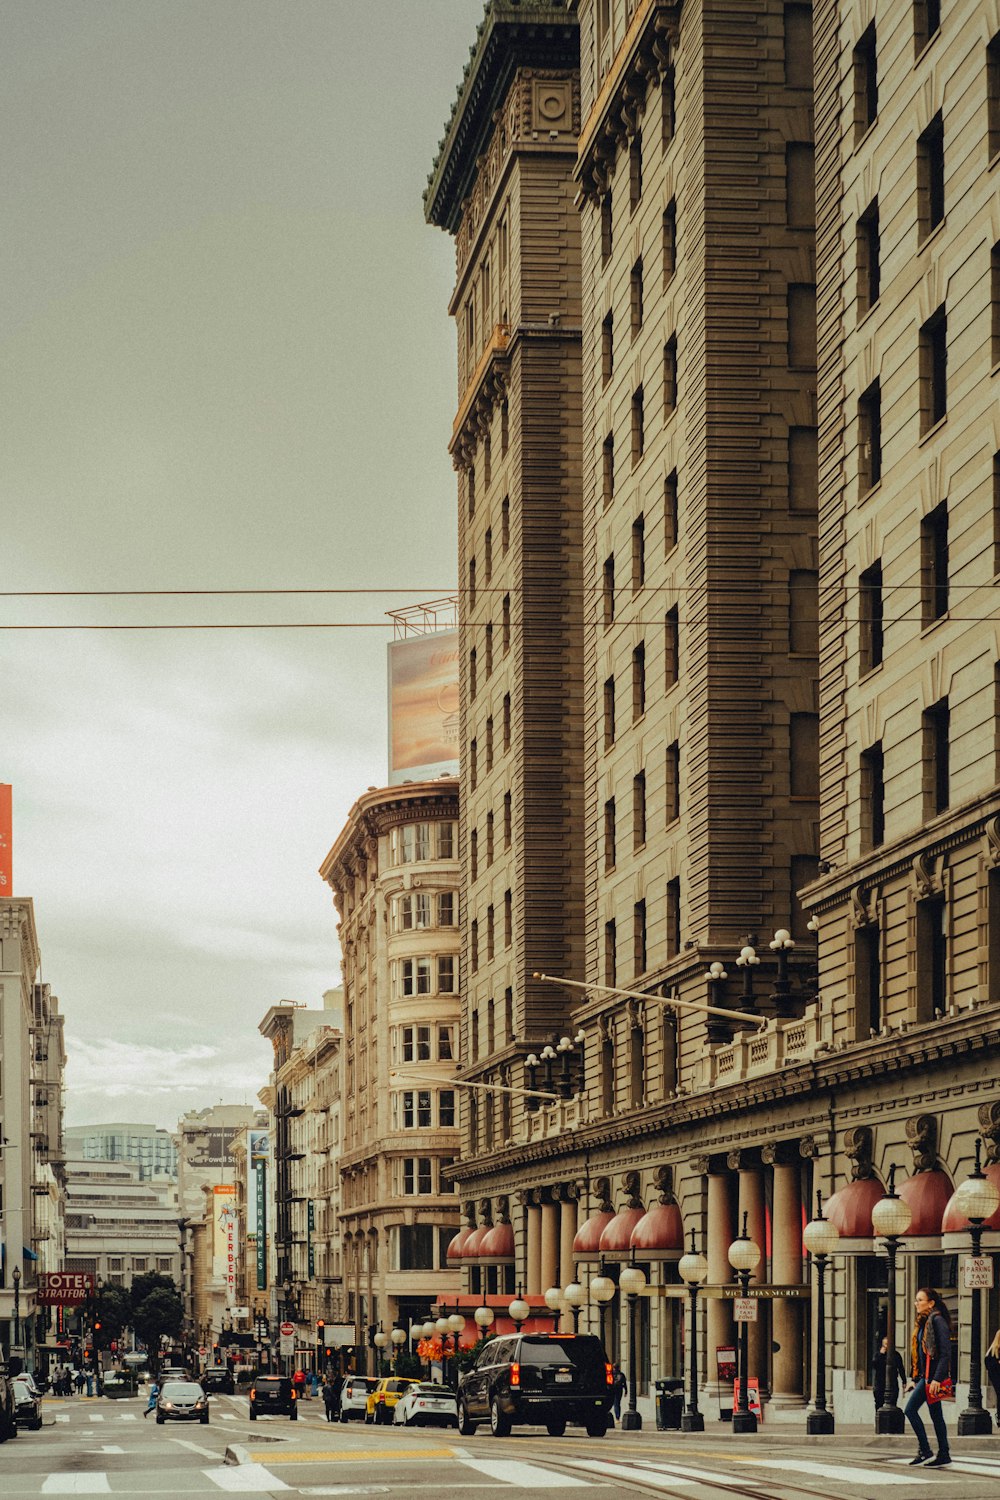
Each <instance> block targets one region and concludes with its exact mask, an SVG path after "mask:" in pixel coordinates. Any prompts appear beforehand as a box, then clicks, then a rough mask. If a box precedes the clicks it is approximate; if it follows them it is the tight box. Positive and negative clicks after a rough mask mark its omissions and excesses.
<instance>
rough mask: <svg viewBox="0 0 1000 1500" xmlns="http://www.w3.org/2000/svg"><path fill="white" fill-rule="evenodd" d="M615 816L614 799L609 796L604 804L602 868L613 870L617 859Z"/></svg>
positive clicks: (606, 870)
mask: <svg viewBox="0 0 1000 1500" xmlns="http://www.w3.org/2000/svg"><path fill="white" fill-rule="evenodd" d="M616 830H617V818H616V815H615V799H614V797H609V798H608V800H607V802H605V804H604V870H605V873H607V872H608V871H609V870H613V869H614V867H615V862H616V859H617V831H616Z"/></svg>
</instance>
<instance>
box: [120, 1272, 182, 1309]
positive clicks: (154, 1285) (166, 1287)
mask: <svg viewBox="0 0 1000 1500" xmlns="http://www.w3.org/2000/svg"><path fill="white" fill-rule="evenodd" d="M159 1291H164V1292H176V1291H177V1286H176V1283H175V1281H174V1278H173V1277H172V1276H162V1275H161V1274H160V1272H159V1271H143V1273H142V1275H141V1276H136V1277H134V1278H133V1280H132V1288H131V1291H130V1293H129V1297H130V1300H131V1303H132V1311H133V1312H135V1309H136V1308H137V1307H141V1306H142V1304H143V1302H145V1300H146V1298H147V1297H148V1296H149V1294H150V1292H159Z"/></svg>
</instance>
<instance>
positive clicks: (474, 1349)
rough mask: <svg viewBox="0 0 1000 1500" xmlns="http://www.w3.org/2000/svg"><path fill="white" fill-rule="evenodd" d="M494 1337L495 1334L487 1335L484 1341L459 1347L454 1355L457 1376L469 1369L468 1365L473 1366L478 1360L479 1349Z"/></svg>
mask: <svg viewBox="0 0 1000 1500" xmlns="http://www.w3.org/2000/svg"><path fill="white" fill-rule="evenodd" d="M495 1337H496V1335H495V1334H492V1333H489V1334H487V1335H486V1337H485V1338H484V1339H480V1340H479V1341H478V1343H475V1344H470V1345H468V1347H466V1345H464V1344H463V1345H462V1346H461V1348H460V1349H459V1351H458V1353H457V1354H456V1355H455V1363H456V1365H457V1366H458V1370H459V1374H463V1373H464V1372H465V1371H466V1370H467V1369H469V1367H470V1365H474V1364H475V1362H476V1360H477V1359H478V1358H479V1351H480V1349H481V1348H482V1347H483V1345H484V1344H488V1343H489V1342H490V1340H491V1339H493V1338H495Z"/></svg>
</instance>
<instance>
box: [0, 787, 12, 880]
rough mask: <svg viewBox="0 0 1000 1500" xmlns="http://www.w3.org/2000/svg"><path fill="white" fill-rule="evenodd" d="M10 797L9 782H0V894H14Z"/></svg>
mask: <svg viewBox="0 0 1000 1500" xmlns="http://www.w3.org/2000/svg"><path fill="white" fill-rule="evenodd" d="M11 797H12V790H11V787H10V784H9V783H8V782H6V781H3V782H0V896H12V895H13V894H14V863H13V861H14V855H13V842H14V830H13V821H14V818H13V812H12V809H11Z"/></svg>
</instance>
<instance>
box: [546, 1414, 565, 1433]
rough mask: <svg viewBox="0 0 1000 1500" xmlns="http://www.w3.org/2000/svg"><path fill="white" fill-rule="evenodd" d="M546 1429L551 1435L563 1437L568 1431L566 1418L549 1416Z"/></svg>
mask: <svg viewBox="0 0 1000 1500" xmlns="http://www.w3.org/2000/svg"><path fill="white" fill-rule="evenodd" d="M545 1431H546V1432H547V1433H548V1435H549V1437H562V1435H563V1433H564V1432H565V1431H566V1418H565V1417H549V1419H548V1421H547V1422H546V1424H545Z"/></svg>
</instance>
